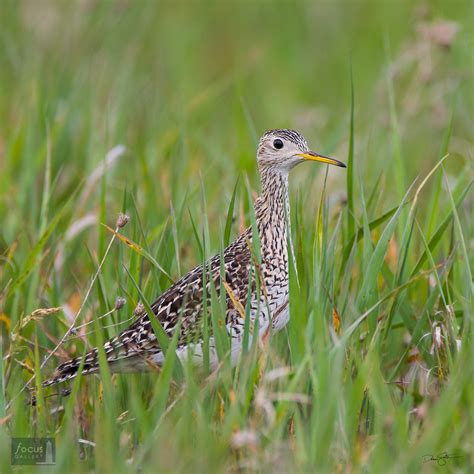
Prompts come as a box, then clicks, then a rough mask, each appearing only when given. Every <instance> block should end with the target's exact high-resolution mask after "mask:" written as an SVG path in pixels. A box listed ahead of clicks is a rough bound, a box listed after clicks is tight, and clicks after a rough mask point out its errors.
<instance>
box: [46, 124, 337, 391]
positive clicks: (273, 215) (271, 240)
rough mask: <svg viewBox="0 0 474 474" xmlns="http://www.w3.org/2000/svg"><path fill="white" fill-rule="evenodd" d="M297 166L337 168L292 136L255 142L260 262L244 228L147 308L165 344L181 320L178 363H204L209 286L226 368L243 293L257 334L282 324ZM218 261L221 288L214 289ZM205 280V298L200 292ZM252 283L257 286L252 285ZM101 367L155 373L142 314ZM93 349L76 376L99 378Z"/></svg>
mask: <svg viewBox="0 0 474 474" xmlns="http://www.w3.org/2000/svg"><path fill="white" fill-rule="evenodd" d="M304 160H313V161H322V162H324V163H328V164H335V165H338V166H344V165H343V164H342V163H340V162H338V161H336V160H333V159H331V158H328V157H324V156H323V155H318V154H316V153H313V152H310V151H309V149H308V146H307V143H306V140H305V139H304V138H303V137H302V136H301V135H300V134H299V133H297V132H295V131H293V130H271V131H269V132H266V133H265V134H264V135H263V136H262V138H261V139H260V142H259V145H258V151H257V161H258V166H259V171H260V176H261V183H262V194H261V196H259V197H258V199H257V200H256V202H255V217H256V224H257V231H258V237H259V244H260V253H261V263H260V264H258V265H257V264H256V257H255V256H254V255H253V250H252V249H253V234H252V230H251V229H250V228H249V229H247V230H246V231H245V232H244V233H243V234H241V235H240V236H239V237H238V238H237V239H236V240H235V241H234V242H233V243H232V244H230V245H229V246H228V247H227V248H226V249H225V250H224V252H223V254H222V255H220V254H218V255H216V256H214V257H213V258H212V259H210V260H209V261H208V262H206V264H205V265H204V266H203V265H200V266H197V267H196V268H194V269H193V270H191V271H190V272H189V273H187V274H186V275H185V276H183V277H182V278H181V279H180V280H179V281H177V282H176V283H175V284H174V285H172V286H171V287H170V288H168V289H167V290H166V291H165V292H164V293H163V294H162V295H161V296H160V297H159V298H158V299H157V300H156V301H155V302H154V303H153V305H152V306H151V309H152V310H153V313H154V315H155V317H156V318H157V319H158V321H159V322H160V323H161V325H162V327H163V329H164V331H165V332H166V333H167V335H168V336H169V337H172V336H173V334H174V331H175V329H176V327H177V323H178V320H181V326H180V334H179V338H178V348H177V354H178V356H179V357H180V358H181V359H183V360H185V359H187V358H188V357H191V358H192V359H193V361H194V362H195V363H196V364H201V363H202V360H203V344H202V337H203V336H202V325H203V324H202V323H203V321H202V316H203V307H204V301H203V295H204V294H205V295H206V298H207V307H208V308H210V307H211V303H210V295H211V285H213V286H214V289H215V291H216V293H217V295H220V293H221V286H223V287H224V288H225V295H222V297H224V298H225V302H226V329H227V332H228V334H229V336H230V341H231V344H230V347H231V349H230V350H231V354H230V357H231V361H232V363H233V364H235V363H236V362H237V360H238V357H239V354H240V352H241V349H242V342H243V332H244V324H245V314H243V311H242V308H245V307H246V305H247V302H248V301H247V300H248V294H249V286H250V301H249V304H250V313H249V318H250V323H251V325H252V327H253V325H254V324H255V321H256V319H258V335H259V336H260V337H262V336H263V335H267V334H268V333H269V332H270V331H271V330H272V329H273V330H275V331H278V330H280V329H282V328H283V327H284V326H285V325H286V323H287V322H288V319H289V303H288V250H287V238H288V235H289V234H288V230H289V213H290V207H289V199H288V173H289V171H290V170H291V169H292V168H293V167H294V166H296V165H297V164H299V163H301V162H302V161H304ZM221 262H222V263H223V273H222V274H223V276H224V278H225V284H222V285H221V282H220V278H221ZM204 279H205V281H206V291H205V292H204V291H203V290H204V284H203V282H204ZM257 279H258V282H259V283H260V285H257ZM257 287H260V288H261V291H259V292H258V294H257ZM104 350H105V353H106V357H107V361H108V363H109V366H110V369H111V370H112V371H113V372H134V371H140V370H147V369H149V368H151V367H153V366H159V365H161V364H162V362H163V360H164V354H163V352H162V350H161V348H160V345H159V343H158V341H157V339H156V336H155V334H154V332H153V329H152V326H151V322H150V320H149V317H148V315H147V314H143V315H142V316H141V317H139V319H138V320H137V321H135V322H134V323H133V324H132V325H131V326H130V327H128V328H127V329H125V330H124V331H122V332H121V333H120V334H119V335H117V336H116V337H114V338H113V339H111V340H110V341H107V342H106V343H105V344H104ZM209 352H210V353H209V359H210V364H211V367H216V365H217V363H218V357H217V353H216V350H215V346H214V340H213V337H212V334H211V337H210V341H209ZM81 360H82V357H77V358H75V359H72V360H69V361H67V362H65V363H63V364H61V365H60V366H59V367H58V368H57V369H56V372H55V374H54V375H53V377H52V378H51V379H49V380H46V381H45V382H44V384H43V385H44V386H49V385H53V384H56V383H60V382H63V381H66V380H69V379H71V378H73V377H75V376H76V375H77V373H78V370H79V366H80V364H81ZM98 370H99V365H98V350H97V349H93V350H92V351H90V352H89V353H87V354H86V356H85V361H84V367H83V373H84V374H89V373H94V372H98Z"/></svg>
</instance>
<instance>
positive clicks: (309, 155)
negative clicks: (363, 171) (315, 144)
mask: <svg viewBox="0 0 474 474" xmlns="http://www.w3.org/2000/svg"><path fill="white" fill-rule="evenodd" d="M296 156H299V157H301V158H303V159H304V160H311V161H319V162H321V163H326V164H328V165H335V166H339V167H341V168H346V165H345V164H344V163H343V162H342V161H339V160H335V159H334V158H330V157H329V156H324V155H320V154H319V153H314V151H307V152H305V153H297V154H296Z"/></svg>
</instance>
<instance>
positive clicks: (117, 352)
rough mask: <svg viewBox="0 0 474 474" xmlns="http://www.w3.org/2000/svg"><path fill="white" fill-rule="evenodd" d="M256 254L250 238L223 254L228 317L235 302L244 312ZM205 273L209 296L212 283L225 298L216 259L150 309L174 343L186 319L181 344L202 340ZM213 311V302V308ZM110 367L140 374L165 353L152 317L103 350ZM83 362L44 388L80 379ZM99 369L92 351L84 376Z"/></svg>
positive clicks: (68, 365) (66, 367)
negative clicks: (206, 271) (176, 331)
mask: <svg viewBox="0 0 474 474" xmlns="http://www.w3.org/2000/svg"><path fill="white" fill-rule="evenodd" d="M250 261H251V254H250V250H249V248H248V237H247V238H246V234H244V235H243V236H241V238H239V239H238V240H237V241H235V242H234V243H233V244H232V245H230V246H229V247H228V248H227V249H225V251H224V254H223V263H224V268H223V270H224V274H225V280H226V282H227V283H228V285H229V286H230V288H231V289H232V297H230V295H228V294H227V295H226V302H227V309H228V315H229V314H230V310H231V309H232V308H233V307H234V302H233V299H237V300H238V301H239V302H241V303H242V304H243V306H245V301H246V298H247V291H248V281H249V269H250ZM204 268H206V269H208V273H207V274H209V275H210V278H206V289H207V291H206V294H207V298H210V294H211V291H210V285H211V282H212V283H213V284H214V286H215V290H216V293H217V294H218V295H219V294H220V275H221V256H220V255H216V256H215V257H214V258H212V259H211V260H209V261H208V262H207V263H206V264H205V266H203V265H200V266H197V267H196V268H194V269H193V270H191V271H190V272H189V273H187V274H186V275H185V276H183V277H182V278H181V279H180V280H178V281H177V282H176V283H175V284H174V285H172V286H171V287H170V288H168V289H167V290H166V291H165V292H164V293H163V294H162V295H161V296H160V297H159V298H158V299H157V300H156V301H155V302H154V303H153V304H152V305H151V309H152V310H153V313H154V314H155V316H156V318H157V319H158V321H159V322H160V324H161V325H162V327H163V329H164V331H165V332H166V334H167V335H168V336H169V337H172V336H173V334H174V330H175V328H176V326H177V323H178V320H179V319H180V318H181V329H180V336H179V342H178V344H181V345H182V344H185V343H186V341H189V340H194V341H196V340H198V339H200V338H201V337H202V333H201V330H202V321H201V320H202V313H203V306H204V304H203V294H204V292H203V287H204V285H203V280H204V273H203V272H204ZM208 307H210V301H209V302H208ZM104 351H105V355H106V358H107V362H108V363H109V364H110V366H111V368H112V369H114V371H135V370H140V369H143V368H144V367H146V366H147V364H148V365H150V360H153V356H155V355H157V354H160V353H161V352H162V350H161V348H160V345H159V343H158V341H157V339H156V336H155V333H154V331H153V328H152V325H151V321H150V319H149V316H148V314H146V313H145V314H143V315H142V316H140V317H139V319H137V321H135V322H134V323H132V324H131V325H130V326H129V327H128V328H127V329H125V330H123V331H122V332H121V333H120V334H118V335H117V336H115V337H114V338H112V339H110V340H109V341H107V342H106V343H105V344H104ZM82 359H83V357H76V358H75V359H71V360H69V361H67V362H65V363H63V364H61V365H60V366H59V367H58V368H57V369H56V372H55V375H54V376H53V377H52V378H51V379H50V380H47V381H45V382H44V383H43V385H44V386H48V385H53V384H55V383H60V382H63V381H65V380H68V379H71V378H73V377H75V376H76V375H77V372H78V370H79V367H80V364H81V362H82ZM98 368H99V362H98V350H97V348H96V349H93V350H91V351H90V352H88V353H87V354H86V356H85V360H84V367H83V371H82V373H84V374H87V373H93V372H97V371H98Z"/></svg>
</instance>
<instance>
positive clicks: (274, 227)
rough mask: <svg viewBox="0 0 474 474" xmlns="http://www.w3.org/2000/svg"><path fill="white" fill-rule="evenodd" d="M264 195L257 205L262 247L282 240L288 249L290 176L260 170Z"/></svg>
mask: <svg viewBox="0 0 474 474" xmlns="http://www.w3.org/2000/svg"><path fill="white" fill-rule="evenodd" d="M260 177H261V183H262V193H261V195H260V197H259V198H258V200H257V203H256V208H255V212H256V216H255V217H256V220H257V226H258V230H259V235H260V241H261V243H262V246H265V245H266V244H268V243H269V242H270V240H272V239H275V238H277V239H282V240H283V242H284V245H283V246H284V247H285V249H286V236H287V230H289V229H287V227H289V223H290V202H289V197H288V174H287V173H280V172H277V171H273V170H271V169H268V168H266V167H261V168H260Z"/></svg>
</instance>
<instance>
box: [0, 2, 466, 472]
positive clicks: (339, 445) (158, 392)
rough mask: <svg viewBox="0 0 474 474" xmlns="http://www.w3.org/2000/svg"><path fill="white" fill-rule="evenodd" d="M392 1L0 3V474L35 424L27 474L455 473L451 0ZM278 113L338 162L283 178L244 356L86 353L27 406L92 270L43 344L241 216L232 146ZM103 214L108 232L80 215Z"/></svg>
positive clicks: (457, 100) (460, 389) (461, 344)
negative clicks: (201, 365)
mask: <svg viewBox="0 0 474 474" xmlns="http://www.w3.org/2000/svg"><path fill="white" fill-rule="evenodd" d="M412 3H414V2H411V1H408V0H400V1H397V2H395V1H393V2H388V1H386V2H375V1H362V0H361V1H357V2H329V1H327V2H308V3H296V4H294V3H290V2H277V3H275V4H273V3H259V4H254V3H252V2H243V1H242V2H221V3H211V2H202V3H198V2H183V3H180V2H178V3H176V2H152V1H148V2H144V1H143V2H131V1H118V2H94V1H83V2H46V1H44V2H33V1H31V2H16V1H4V2H2V6H1V14H0V83H1V84H2V87H1V89H0V216H1V222H2V225H1V228H0V254H1V260H0V356H1V357H0V374H1V375H0V386H1V390H0V471H1V472H8V471H9V470H11V469H12V468H11V466H10V437H11V436H16V437H20V436H52V437H55V438H56V444H57V464H56V466H54V467H52V468H42V471H48V469H49V470H50V471H57V472H65V471H68V472H83V471H88V472H112V471H117V472H129V471H133V472H136V471H138V470H141V471H142V472H203V473H204V472H206V473H208V472H228V471H229V472H237V471H243V472H246V471H257V472H377V473H378V472H437V471H438V470H441V469H443V472H468V471H470V469H472V466H473V465H474V448H473V446H474V431H473V426H474V417H473V411H472V407H473V406H474V385H473V383H472V380H473V377H474V364H473V360H474V346H473V341H472V331H473V325H472V323H473V307H472V263H473V262H472V255H474V251H473V250H474V249H473V237H472V236H473V231H474V225H473V222H474V221H473V219H472V210H473V199H472V196H473V191H472V186H471V185H472V177H473V168H472V158H473V143H474V117H473V110H474V93H473V88H472V84H473V80H474V73H473V67H472V51H473V46H474V41H473V35H472V26H471V25H472V24H473V21H474V16H473V13H474V12H473V7H472V3H469V2H468V1H466V2H464V1H449V2H448V1H444V2H443V1H433V2H428V3H427V4H420V5H418V6H413V5H412ZM423 5H425V6H423ZM426 5H429V6H428V7H427V6H426ZM442 21H452V22H454V24H455V25H456V27H457V28H458V31H457V34H456V35H455V36H454V37H453V38H452V39H451V40H450V41H448V43H449V45H446V44H444V45H442V44H440V41H441V40H442V38H440V34H441V33H440V29H439V24H440V23H439V22H442ZM351 104H352V105H351ZM286 126H291V127H293V128H296V129H298V130H300V131H301V132H302V133H303V134H304V135H305V136H306V138H307V139H308V141H309V143H310V145H311V146H312V147H313V148H314V149H316V150H317V151H320V152H321V153H328V154H331V155H333V156H335V157H337V158H339V159H343V160H345V161H347V162H348V163H349V168H348V170H346V171H344V170H340V169H330V170H328V173H327V174H326V170H325V168H324V167H322V166H317V165H313V166H310V165H309V164H306V165H302V166H301V167H300V169H298V170H295V172H294V173H293V175H292V177H291V178H290V186H291V201H292V216H291V218H292V241H293V246H294V257H295V259H294V262H295V265H292V267H291V296H290V309H291V321H290V324H289V325H288V328H287V329H286V330H285V331H283V332H282V333H280V334H277V335H276V336H275V337H273V338H272V340H271V345H270V347H269V348H268V350H267V351H265V352H264V353H262V351H261V350H260V349H259V348H258V347H257V346H255V345H254V346H253V348H252V350H250V351H249V353H248V354H246V355H245V357H244V358H243V360H242V362H241V364H240V365H239V366H238V367H237V368H235V369H231V368H230V366H229V363H228V360H227V358H226V357H225V356H224V357H223V360H222V368H221V370H219V371H218V372H217V373H216V374H214V375H212V376H209V374H207V373H206V371H205V370H204V373H203V372H202V371H197V370H195V369H194V368H193V367H191V366H188V365H186V364H184V366H182V367H181V366H179V365H178V363H177V360H176V357H174V351H173V347H174V345H175V344H176V340H174V339H170V340H168V341H165V342H164V343H165V344H166V345H168V350H167V354H168V357H167V359H166V363H165V366H164V367H163V369H162V371H161V373H160V374H147V375H144V374H137V375H110V373H109V371H108V370H107V366H106V364H104V363H103V360H102V359H103V354H102V356H101V367H102V371H101V378H100V379H99V378H98V377H81V378H80V379H78V380H77V381H76V382H75V383H74V384H72V385H71V388H72V393H71V394H70V395H69V396H68V397H59V398H58V397H52V396H50V395H51V394H52V393H54V392H55V390H54V389H48V390H44V391H40V392H39V393H38V404H37V406H36V407H32V406H29V405H28V403H27V401H28V396H27V393H25V392H21V389H22V387H23V386H24V384H25V383H26V382H27V381H28V380H29V379H30V378H31V377H32V372H33V371H34V373H35V374H36V378H35V380H34V383H36V384H37V385H39V384H40V381H41V380H42V379H44V378H45V377H46V376H48V375H49V374H50V372H51V371H52V370H53V368H54V364H55V363H56V362H58V361H59V360H60V358H59V357H56V356H54V357H52V358H51V359H50V360H49V361H48V363H47V364H46V367H44V368H43V369H42V370H41V371H40V370H39V368H40V366H41V364H42V362H43V360H44V357H45V356H47V355H48V350H52V349H53V348H54V347H55V346H56V345H57V343H58V342H59V341H60V339H61V338H62V337H63V336H64V335H65V333H66V330H67V328H68V327H69V325H70V324H71V321H72V318H73V317H74V314H75V313H76V312H77V311H78V309H79V307H80V306H81V303H82V302H83V300H84V296H85V294H86V292H87V290H88V288H89V285H90V282H91V278H92V277H93V275H95V274H96V272H97V270H98V267H99V264H100V262H101V261H102V260H104V261H103V265H102V266H101V270H100V272H98V276H97V279H96V280H95V282H94V285H93V286H92V291H91V294H90V296H89V298H88V299H87V301H86V303H85V305H84V308H83V310H82V312H81V314H80V315H79V319H78V324H84V323H85V322H90V321H92V322H91V324H89V325H87V326H85V327H84V328H83V329H82V330H83V331H84V332H86V333H87V335H86V336H85V337H83V338H77V337H76V338H73V339H71V340H70V341H68V342H67V343H66V344H64V345H63V346H62V348H61V350H60V351H59V352H58V356H61V357H62V358H64V357H66V355H67V354H69V355H80V354H82V353H83V351H84V350H85V349H86V348H87V347H90V346H94V345H95V344H99V343H101V342H102V341H103V340H105V339H106V338H108V337H110V336H113V335H114V334H116V333H117V331H118V330H119V329H121V328H123V327H125V325H126V324H127V323H124V324H121V325H120V322H123V321H125V320H127V319H129V318H130V316H131V315H132V313H133V309H134V308H135V306H136V304H137V302H138V301H139V300H142V301H143V303H144V304H145V306H148V305H149V303H151V302H152V301H153V299H154V298H155V297H156V296H158V295H159V294H160V292H162V291H163V290H164V289H166V288H167V286H169V284H170V278H171V279H172V280H175V279H177V278H178V277H179V276H180V275H182V274H184V273H185V272H186V271H187V270H189V269H190V268H192V267H193V266H194V265H196V264H198V263H200V262H202V261H203V260H204V259H205V258H206V257H208V256H210V255H212V254H214V253H216V252H219V251H220V250H221V249H222V248H223V247H224V245H225V244H226V243H227V242H228V241H229V239H233V238H234V237H235V236H236V235H237V234H238V232H239V229H240V228H241V226H248V225H251V223H252V220H253V214H252V206H251V200H252V199H253V197H254V194H255V193H257V192H258V190H259V183H258V174H257V170H256V163H255V146H256V140H257V139H258V136H259V135H260V134H261V132H263V131H264V130H266V129H268V128H275V127H286ZM119 146H123V147H125V148H124V149H123V148H121V147H119ZM117 147H119V148H117ZM446 154H449V156H448V157H447V158H446V159H445V160H444V161H443V163H441V164H440V160H441V159H442V158H443V157H444V156H445V155H446ZM106 157H107V158H106ZM104 170H105V171H104ZM426 178H427V179H426ZM122 211H123V212H126V213H127V214H128V215H129V216H130V222H129V223H128V224H127V225H126V226H125V227H124V228H123V229H120V232H121V233H122V234H123V235H124V236H126V237H127V238H128V239H129V240H130V241H131V242H132V243H133V244H129V245H127V244H126V243H124V242H123V241H122V240H121V239H119V238H116V237H115V238H114V237H113V234H112V233H110V232H109V231H108V230H107V229H106V227H104V226H103V225H102V224H106V225H108V226H109V227H112V228H114V227H115V222H116V219H117V216H118V214H119V213H120V212H122ZM111 239H113V242H112V244H111V246H110V251H108V252H107V248H108V246H109V244H110V242H111ZM118 296H121V297H124V298H125V299H126V304H125V306H124V307H123V308H122V309H121V310H120V311H112V312H111V314H110V315H108V316H106V317H104V318H101V319H98V320H95V321H93V318H97V317H99V316H100V315H103V314H105V313H107V312H108V311H111V310H112V309H113V308H114V304H115V300H116V298H117V297H118ZM211 297H212V298H211V299H212V304H211V306H210V307H209V308H208V311H209V313H210V315H211V317H210V319H209V321H208V324H209V326H208V330H211V329H213V330H215V331H217V332H219V328H220V321H221V319H220V318H221V317H222V311H221V309H222V308H221V306H220V302H219V300H218V298H216V297H215V294H214V295H211ZM57 307H62V308H63V310H62V311H59V312H55V313H52V314H48V315H45V314H44V312H43V313H42V312H41V311H40V312H39V313H38V312H36V313H33V312H34V311H35V310H37V309H39V308H57ZM30 315H32V317H31V319H29V320H28V319H27V318H28V317H29V316H30ZM338 323H340V327H338ZM155 330H156V331H159V327H157V328H155ZM219 334H220V342H219V351H220V353H222V354H224V355H225V347H226V342H227V341H226V340H225V337H224V336H225V334H222V332H221V333H219ZM437 334H439V336H440V337H439V338H437ZM28 367H29V369H28ZM80 440H87V441H88V442H90V443H85V442H84V441H80ZM442 452H447V453H449V454H451V455H453V456H459V457H456V458H453V459H449V460H448V462H447V464H446V465H445V466H444V467H443V468H441V467H440V466H438V465H437V464H436V462H428V463H423V456H424V455H426V454H433V455H437V454H440V453H442ZM16 469H18V468H16ZM24 470H25V472H28V471H29V470H31V471H33V470H34V469H33V468H30V469H24Z"/></svg>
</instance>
